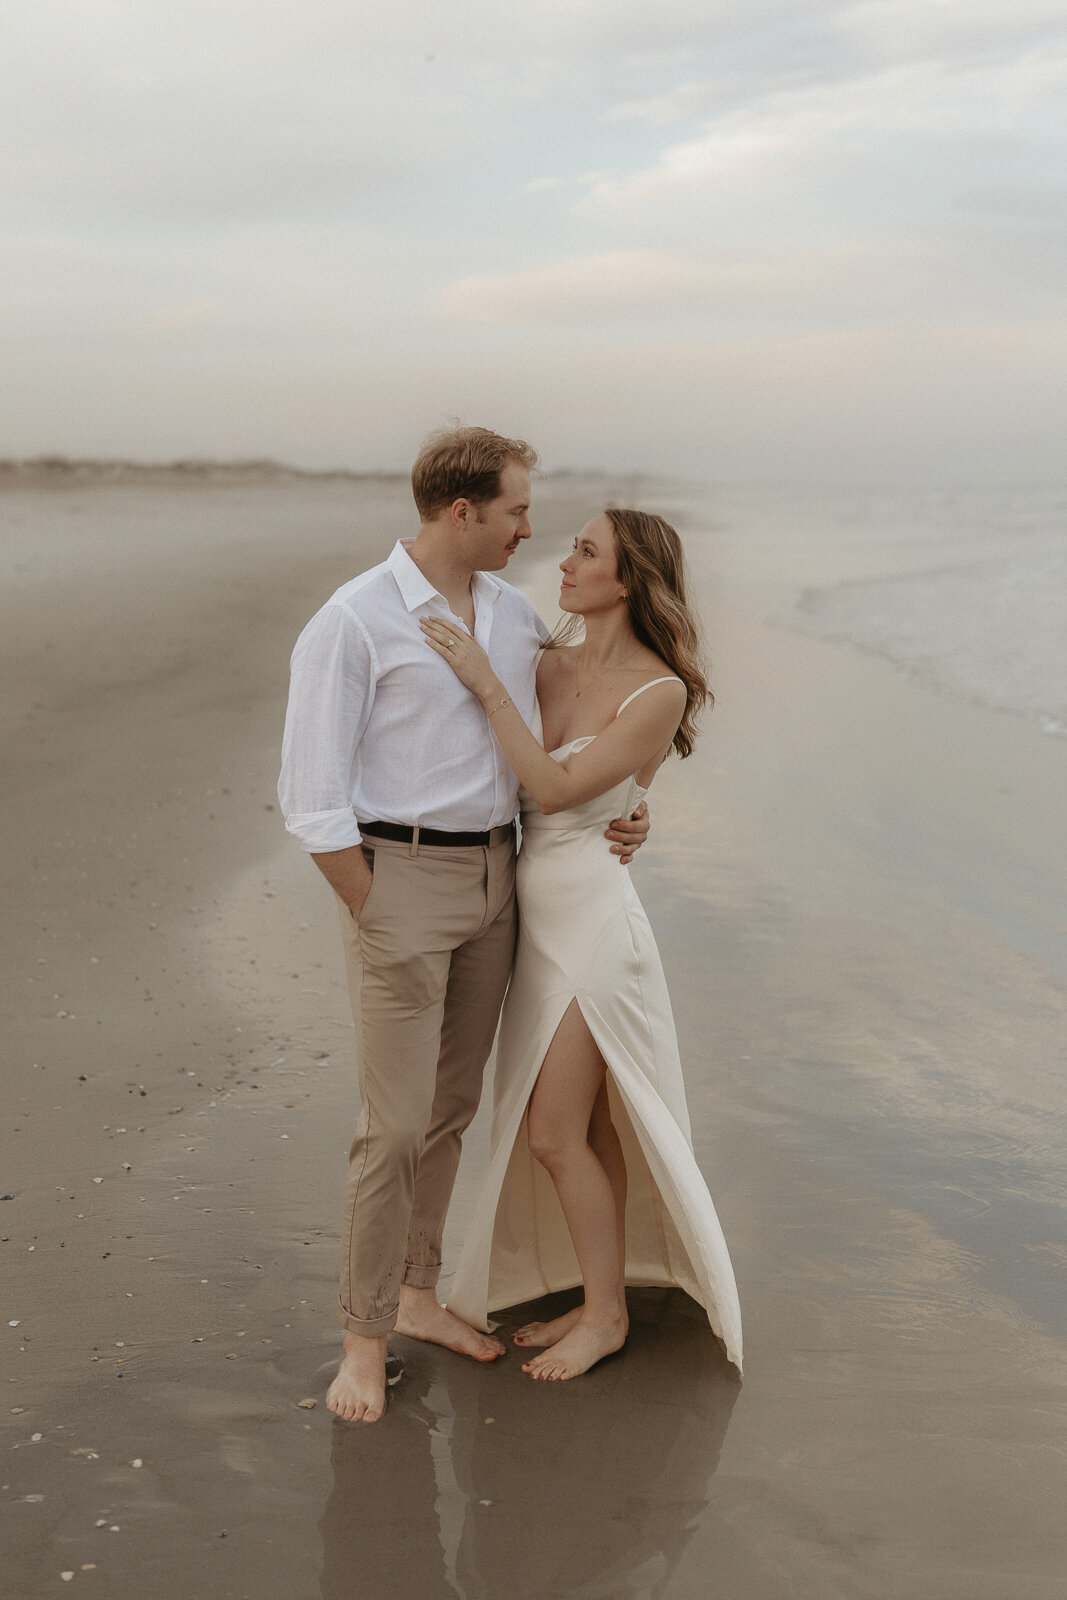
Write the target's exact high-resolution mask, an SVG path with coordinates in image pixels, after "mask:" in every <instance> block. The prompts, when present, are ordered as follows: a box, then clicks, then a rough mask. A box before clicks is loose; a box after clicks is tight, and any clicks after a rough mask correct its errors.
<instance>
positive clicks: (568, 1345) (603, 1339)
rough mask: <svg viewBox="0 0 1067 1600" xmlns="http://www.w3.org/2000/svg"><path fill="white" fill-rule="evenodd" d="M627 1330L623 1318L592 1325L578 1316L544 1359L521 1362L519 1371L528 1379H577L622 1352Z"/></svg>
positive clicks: (598, 1321) (543, 1356)
mask: <svg viewBox="0 0 1067 1600" xmlns="http://www.w3.org/2000/svg"><path fill="white" fill-rule="evenodd" d="M627 1329H628V1324H627V1321H626V1318H625V1317H612V1318H609V1319H607V1320H605V1321H600V1320H597V1321H594V1320H593V1318H591V1317H587V1316H581V1317H579V1319H578V1321H577V1322H576V1323H575V1325H574V1327H573V1328H572V1329H571V1330H570V1332H569V1333H566V1334H564V1336H563V1338H562V1339H560V1340H559V1341H558V1343H556V1344H554V1345H553V1346H552V1347H551V1349H550V1350H546V1351H545V1353H544V1355H541V1356H537V1357H536V1359H535V1360H533V1361H527V1362H524V1364H523V1368H522V1370H523V1372H526V1373H529V1375H530V1377H531V1378H577V1377H578V1376H579V1375H580V1374H581V1373H583V1372H588V1371H589V1368H590V1367H593V1366H595V1365H596V1363H597V1362H598V1361H603V1359H604V1357H605V1356H610V1355H611V1354H612V1352H613V1351H615V1350H621V1349H622V1347H623V1345H624V1344H625V1343H626V1334H627Z"/></svg>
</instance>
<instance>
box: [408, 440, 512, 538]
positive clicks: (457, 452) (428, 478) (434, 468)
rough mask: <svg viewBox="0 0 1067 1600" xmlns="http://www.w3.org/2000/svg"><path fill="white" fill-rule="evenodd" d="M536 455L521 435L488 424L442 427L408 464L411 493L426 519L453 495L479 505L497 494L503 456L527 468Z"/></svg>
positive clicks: (421, 515) (505, 464) (434, 513)
mask: <svg viewBox="0 0 1067 1600" xmlns="http://www.w3.org/2000/svg"><path fill="white" fill-rule="evenodd" d="M539 460H540V457H539V456H538V454H537V451H536V450H535V449H534V447H533V445H531V444H527V443H526V440H525V439H505V438H504V437H503V435H501V434H499V433H491V432H490V430H489V429H488V428H445V429H443V430H442V431H441V432H440V433H432V434H431V435H430V437H429V438H428V439H425V440H424V441H423V445H422V449H421V450H420V451H419V454H418V459H417V460H416V462H415V465H414V466H413V467H412V469H411V492H412V494H413V495H414V496H415V504H416V506H417V507H418V511H419V516H420V517H421V518H422V520H423V522H429V521H430V519H431V518H432V517H435V516H436V515H437V513H438V512H439V511H443V510H444V509H445V508H446V507H447V506H450V505H451V504H452V503H453V501H455V500H470V501H471V502H472V503H473V504H474V505H485V504H486V502H487V501H489V500H495V499H496V497H497V495H498V494H499V493H500V474H501V472H502V471H503V470H504V468H505V467H506V466H507V464H508V462H509V461H517V462H518V463H519V465H520V466H523V467H527V468H529V469H530V470H531V471H532V470H533V468H534V467H536V466H537V464H538V462H539Z"/></svg>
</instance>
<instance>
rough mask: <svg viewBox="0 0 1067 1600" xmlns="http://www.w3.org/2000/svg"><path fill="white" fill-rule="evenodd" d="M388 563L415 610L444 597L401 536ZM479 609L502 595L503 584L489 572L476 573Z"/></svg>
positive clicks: (403, 595)
mask: <svg viewBox="0 0 1067 1600" xmlns="http://www.w3.org/2000/svg"><path fill="white" fill-rule="evenodd" d="M385 564H386V566H387V567H388V568H389V571H390V572H391V573H392V574H393V577H394V578H395V580H396V586H397V588H398V589H399V590H400V598H401V599H402V600H403V602H404V604H405V606H406V607H407V609H408V610H409V611H415V610H417V609H418V607H419V606H424V605H426V603H427V602H428V601H430V600H441V599H443V598H444V597H443V595H441V594H439V593H438V591H437V590H436V589H435V588H434V586H433V584H432V583H431V582H430V580H429V578H427V577H426V575H425V574H424V573H423V572H421V571H420V570H419V568H418V567H417V566H416V565H415V563H414V561H412V559H411V556H410V555H409V554H408V550H407V546H406V544H405V542H404V541H403V540H402V539H398V540H397V542H396V544H395V545H394V546H393V548H392V551H391V552H390V555H389V558H388V560H387V561H386V563H385ZM472 593H473V596H474V603H475V608H477V607H478V606H479V605H489V606H492V605H495V604H496V602H497V598H498V596H499V594H500V585H499V583H497V581H496V579H495V578H493V577H491V576H490V574H489V573H488V572H476V573H475V574H474V582H473V586H472Z"/></svg>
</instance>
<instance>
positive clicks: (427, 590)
mask: <svg viewBox="0 0 1067 1600" xmlns="http://www.w3.org/2000/svg"><path fill="white" fill-rule="evenodd" d="M385 564H386V566H387V567H388V568H389V571H390V572H391V573H392V574H393V577H394V578H395V579H396V586H397V588H398V589H399V590H400V598H401V599H402V600H403V602H404V604H405V605H406V606H407V608H408V610H409V611H414V610H416V608H417V607H418V606H424V605H425V604H426V602H427V601H428V600H437V599H440V598H441V597H440V595H438V593H437V590H436V589H435V588H434V586H433V584H432V583H431V582H430V580H429V578H427V577H425V576H424V574H423V573H421V572H420V571H419V569H418V567H417V566H416V565H415V563H414V561H412V559H411V557H410V556H409V555H408V553H407V550H406V549H405V548H404V543H403V540H401V539H398V540H397V541H396V544H395V545H394V546H393V548H392V551H391V552H390V555H389V559H388V561H387V562H386V563H385Z"/></svg>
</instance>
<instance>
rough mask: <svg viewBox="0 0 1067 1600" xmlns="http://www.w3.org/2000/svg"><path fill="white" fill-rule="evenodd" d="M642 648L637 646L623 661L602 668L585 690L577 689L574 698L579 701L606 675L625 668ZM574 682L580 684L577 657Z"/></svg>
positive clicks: (575, 659)
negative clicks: (586, 691)
mask: <svg viewBox="0 0 1067 1600" xmlns="http://www.w3.org/2000/svg"><path fill="white" fill-rule="evenodd" d="M640 648H641V646H640V644H635V645H634V647H633V649H632V650H631V651H630V654H629V655H628V656H623V658H622V660H621V661H612V662H610V663H609V664H608V665H607V666H606V667H604V668H602V670H601V671H600V672H598V673H597V675H596V677H595V678H590V680H589V682H588V683H587V684H586V686H585V689H575V691H574V698H575V699H576V700H577V699H578V698H579V696H581V695H583V694H584V693H585V690H586V689H591V688H592V687H593V685H594V683H599V682H600V680H601V678H602V677H604V675H605V673H608V672H614V671H615V670H616V669H617V668H618V667H624V666H625V665H626V663H627V662H628V661H629V660H631V659H632V657H634V656H635V655H636V654H637V652H638V651H639V650H640ZM574 681H575V683H577V682H578V657H577V656H575V658H574Z"/></svg>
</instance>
